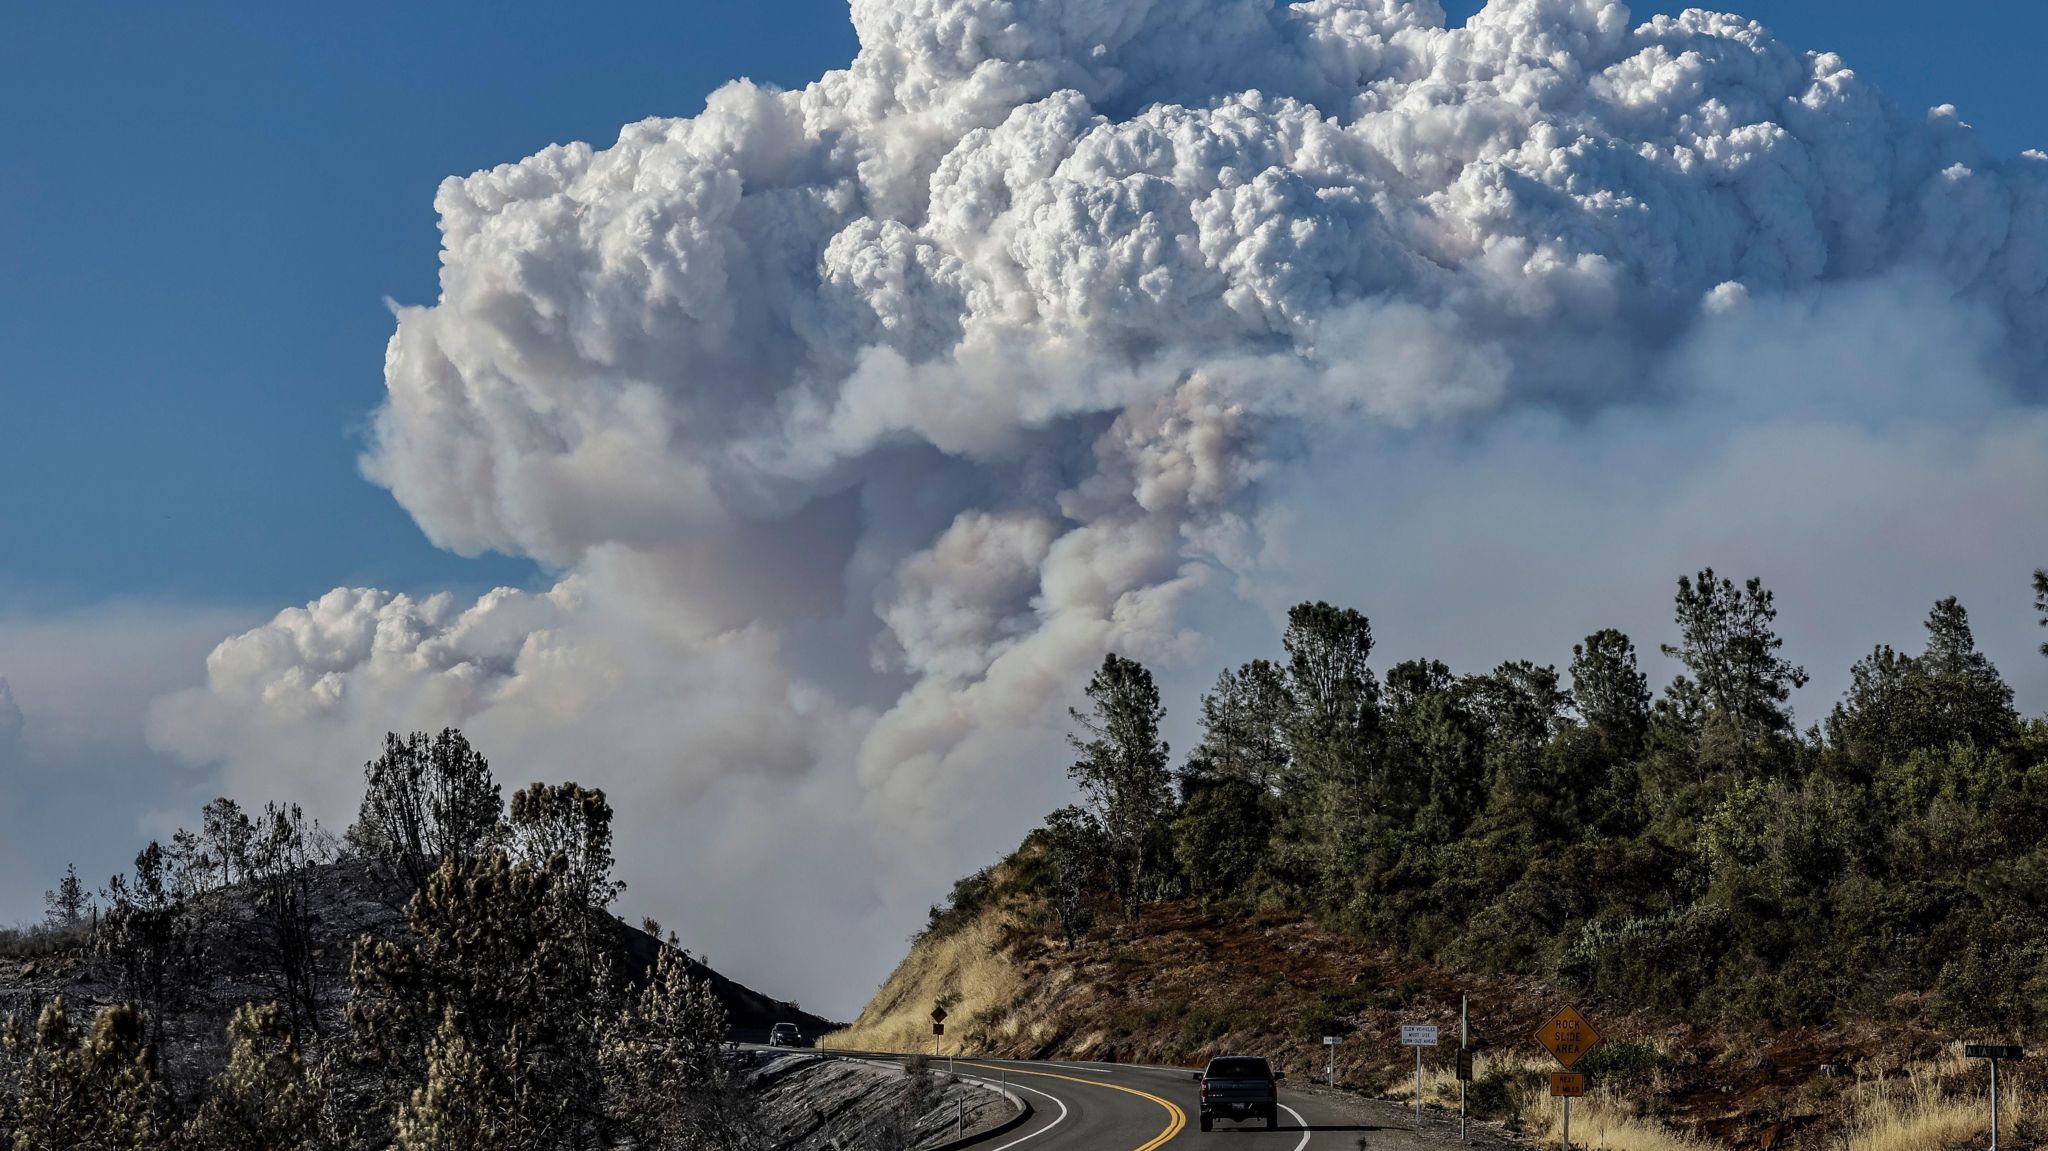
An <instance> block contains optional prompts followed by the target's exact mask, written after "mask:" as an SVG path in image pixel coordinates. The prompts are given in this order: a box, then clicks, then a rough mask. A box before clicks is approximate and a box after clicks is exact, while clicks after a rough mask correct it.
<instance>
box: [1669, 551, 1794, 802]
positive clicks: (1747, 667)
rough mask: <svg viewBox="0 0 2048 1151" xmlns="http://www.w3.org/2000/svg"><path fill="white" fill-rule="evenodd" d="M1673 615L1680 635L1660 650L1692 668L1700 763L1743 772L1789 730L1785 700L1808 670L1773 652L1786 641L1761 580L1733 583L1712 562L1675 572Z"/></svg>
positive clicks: (1775, 610) (1775, 611)
mask: <svg viewBox="0 0 2048 1151" xmlns="http://www.w3.org/2000/svg"><path fill="white" fill-rule="evenodd" d="M1676 614H1677V622H1678V632H1679V642H1678V643H1677V644H1676V645H1671V644H1666V645H1664V647H1663V651H1664V654H1665V655H1668V656H1673V657H1675V658H1677V659H1678V660H1680V661H1681V662H1683V663H1684V664H1685V666H1686V667H1687V668H1688V669H1689V670H1690V671H1691V672H1692V673H1693V681H1692V682H1693V684H1694V685H1696V687H1697V689H1698V692H1699V702H1700V703H1701V704H1702V705H1703V710H1702V711H1701V713H1700V722H1701V727H1700V735H1699V739H1700V747H1699V755H1700V759H1701V762H1702V764H1703V765H1708V766H1711V765H1721V764H1725V765H1726V766H1728V767H1730V768H1732V769H1733V770H1734V771H1735V773H1736V775H1737V776H1738V777H1742V776H1746V775H1748V774H1749V773H1751V772H1753V771H1754V770H1756V768H1757V767H1758V766H1759V762H1760V758H1761V756H1762V754H1763V752H1764V750H1765V745H1766V744H1767V743H1768V742H1770V741H1772V740H1774V739H1777V738H1780V737H1785V736H1788V735H1790V734H1791V732H1792V712H1791V709H1789V708H1787V707H1786V706H1785V701H1787V700H1789V699H1790V698H1792V691H1793V689H1795V688H1799V687H1804V686H1805V685H1806V670H1805V669H1804V668H1801V667H1799V666H1797V665H1795V664H1793V663H1791V662H1790V661H1788V660H1786V659H1784V658H1782V657H1781V656H1779V655H1778V650H1779V649H1780V648H1782V647H1784V646H1785V641H1784V640H1783V639H1781V638H1779V636H1778V633H1777V632H1776V631H1775V630H1774V628H1773V625H1774V624H1775V623H1776V621H1777V618H1778V609H1777V607H1776V605H1775V604H1774V603H1773V601H1772V596H1771V593H1770V592H1769V591H1768V590H1766V589H1765V588H1764V586H1763V583H1762V581H1760V580H1757V579H1755V578H1751V579H1750V580H1749V581H1748V582H1747V583H1746V584H1744V585H1743V587H1742V588H1741V589H1740V590H1738V589H1737V588H1736V586H1735V584H1734V582H1733V581H1731V580H1728V579H1724V578H1720V577H1717V576H1716V575H1715V574H1714V569H1712V568H1705V569H1702V570H1701V571H1700V573H1699V578H1698V581H1697V582H1695V581H1694V580H1692V579H1689V578H1687V577H1684V576H1680V577H1679V580H1678V596H1677V613H1676Z"/></svg>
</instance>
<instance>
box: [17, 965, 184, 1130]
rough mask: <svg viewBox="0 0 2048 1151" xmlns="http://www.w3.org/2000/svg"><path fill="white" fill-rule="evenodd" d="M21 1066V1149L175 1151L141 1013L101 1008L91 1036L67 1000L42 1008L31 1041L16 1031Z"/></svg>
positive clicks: (165, 1097) (165, 1100) (166, 1101)
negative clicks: (74, 1022)
mask: <svg viewBox="0 0 2048 1151" xmlns="http://www.w3.org/2000/svg"><path fill="white" fill-rule="evenodd" d="M7 1044H8V1048H9V1051H8V1054H9V1056H10V1058H12V1059H13V1060H14V1061H15V1062H16V1064H17V1065H18V1068H19V1070H18V1076H19V1085H18V1091H19V1104H18V1111H17V1114H16V1116H15V1117H14V1118H15V1124H16V1126H15V1131H14V1147H15V1149H16V1151H159V1149H164V1151H168V1148H170V1146H171V1137H172V1134H171V1127H170V1122H169V1113H170V1106H169V1103H170V1101H169V1097H168V1095H167V1094H166V1093H165V1091H164V1089H163V1086H162V1084H161V1083H159V1082H158V1081H157V1074H156V1056H155V1052H154V1049H153V1048H152V1047H151V1045H150V1044H149V1042H148V1040H147V1027H146V1025H145V1022H144V1020H143V1018H142V1016H141V1014H140V1013H138V1012H137V1011H136V1010H135V1009H134V1008H132V1007H128V1006H117V1007H106V1008H102V1009H100V1011H99V1013H98V1015H96V1016H95V1017H94V1018H93V1024H92V1028H91V1030H90V1031H88V1032H87V1033H86V1034H85V1035H83V1036H80V1035H78V1034H77V1033H76V1032H75V1031H74V1030H73V1029H72V1027H71V1020H70V1016H69V1014H68V1012H67V1011H66V1010H65V1007H64V1001H63V1000H62V999H59V1000H57V1001H55V1002H53V1003H51V1004H50V1005H49V1006H48V1007H45V1008H44V1009H43V1012H42V1015H41V1017H40V1018H39V1019H38V1020H37V1021H36V1028H35V1033H34V1035H33V1036H32V1037H31V1036H29V1035H27V1034H26V1033H24V1032H23V1031H22V1030H21V1029H20V1028H18V1027H16V1028H10V1029H9V1033H8V1035H7Z"/></svg>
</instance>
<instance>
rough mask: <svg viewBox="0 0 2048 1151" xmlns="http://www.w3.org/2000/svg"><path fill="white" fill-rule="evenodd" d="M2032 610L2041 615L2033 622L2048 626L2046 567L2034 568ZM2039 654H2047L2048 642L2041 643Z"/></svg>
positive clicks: (2047, 579) (2047, 577) (2047, 580)
mask: <svg viewBox="0 0 2048 1151" xmlns="http://www.w3.org/2000/svg"><path fill="white" fill-rule="evenodd" d="M2034 610H2035V611H2036V612H2038V613H2040V616H2041V618H2040V619H2038V620H2036V621H2035V622H2036V623H2039V624H2040V625H2041V626H2042V627H2048V568H2036V569H2035V570H2034ZM2041 654H2042V655H2048V643H2044V644H2042V645H2041Z"/></svg>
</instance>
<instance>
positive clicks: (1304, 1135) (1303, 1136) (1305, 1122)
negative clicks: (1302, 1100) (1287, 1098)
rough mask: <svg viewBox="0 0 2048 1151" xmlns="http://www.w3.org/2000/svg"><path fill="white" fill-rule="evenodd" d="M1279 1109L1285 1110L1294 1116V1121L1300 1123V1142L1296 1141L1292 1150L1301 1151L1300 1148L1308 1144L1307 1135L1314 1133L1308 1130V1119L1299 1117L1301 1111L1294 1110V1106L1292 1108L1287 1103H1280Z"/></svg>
mask: <svg viewBox="0 0 2048 1151" xmlns="http://www.w3.org/2000/svg"><path fill="white" fill-rule="evenodd" d="M1280 1110H1282V1111H1285V1112H1287V1113H1288V1114H1289V1115H1292V1116H1294V1121H1295V1122H1296V1123H1299V1124H1301V1142H1299V1143H1296V1144H1295V1145H1294V1151H1301V1149H1302V1148H1303V1147H1306V1146H1308V1139H1309V1136H1311V1135H1313V1134H1315V1132H1313V1131H1310V1130H1309V1129H1308V1120H1306V1119H1303V1118H1302V1117H1301V1112H1299V1111H1296V1110H1295V1109H1294V1108H1292V1107H1289V1106H1288V1105H1287V1104H1285V1103H1282V1104H1281V1105H1280Z"/></svg>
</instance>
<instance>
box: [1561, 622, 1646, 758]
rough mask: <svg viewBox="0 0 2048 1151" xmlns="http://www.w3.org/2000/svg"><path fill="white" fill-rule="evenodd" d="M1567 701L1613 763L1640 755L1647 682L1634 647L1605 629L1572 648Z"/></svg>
mask: <svg viewBox="0 0 2048 1151" xmlns="http://www.w3.org/2000/svg"><path fill="white" fill-rule="evenodd" d="M1571 675H1572V700H1573V702H1574V703H1575V704H1576V705H1577V706H1578V709H1579V714H1580V715H1581V716H1584V717H1585V720H1586V726H1588V727H1590V728H1592V729H1593V730H1594V731H1596V732H1598V733H1599V734H1600V736H1601V737H1602V738H1603V739H1605V740H1606V741H1607V742H1608V744H1609V746H1610V747H1611V748H1612V749H1613V753H1614V755H1615V756H1617V757H1618V758H1622V759H1632V758H1634V757H1635V756H1636V755H1637V754H1638V753H1639V752H1640V751H1641V750H1642V746H1643V739H1644V736H1645V735H1646V734H1647V733H1648V731H1649V726H1650V683H1649V677H1647V676H1645V675H1644V674H1643V673H1642V670H1641V668H1639V667H1638V666H1637V665H1636V649H1635V645H1634V644H1633V643H1631V642H1629V638H1628V637H1627V636H1626V635H1623V634H1622V633H1621V632H1618V631H1616V630H1614V629H1613V628H1605V629H1603V630H1600V631H1596V632H1594V633H1593V634H1592V635H1589V636H1587V637H1586V640H1585V642H1584V643H1575V644H1573V645H1572V667H1571Z"/></svg>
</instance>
